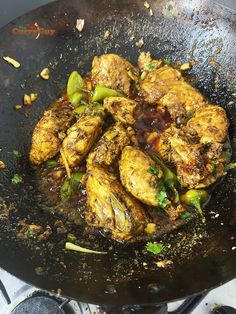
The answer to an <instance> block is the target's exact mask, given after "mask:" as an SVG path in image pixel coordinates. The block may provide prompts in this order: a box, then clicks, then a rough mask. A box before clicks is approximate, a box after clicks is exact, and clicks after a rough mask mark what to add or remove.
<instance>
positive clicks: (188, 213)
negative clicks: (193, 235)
mask: <svg viewBox="0 0 236 314" xmlns="http://www.w3.org/2000/svg"><path fill="white" fill-rule="evenodd" d="M192 215H193V213H191V212H188V211H186V212H184V213H183V214H181V215H180V217H179V218H180V219H182V220H186V219H188V218H190V217H191V216H192Z"/></svg>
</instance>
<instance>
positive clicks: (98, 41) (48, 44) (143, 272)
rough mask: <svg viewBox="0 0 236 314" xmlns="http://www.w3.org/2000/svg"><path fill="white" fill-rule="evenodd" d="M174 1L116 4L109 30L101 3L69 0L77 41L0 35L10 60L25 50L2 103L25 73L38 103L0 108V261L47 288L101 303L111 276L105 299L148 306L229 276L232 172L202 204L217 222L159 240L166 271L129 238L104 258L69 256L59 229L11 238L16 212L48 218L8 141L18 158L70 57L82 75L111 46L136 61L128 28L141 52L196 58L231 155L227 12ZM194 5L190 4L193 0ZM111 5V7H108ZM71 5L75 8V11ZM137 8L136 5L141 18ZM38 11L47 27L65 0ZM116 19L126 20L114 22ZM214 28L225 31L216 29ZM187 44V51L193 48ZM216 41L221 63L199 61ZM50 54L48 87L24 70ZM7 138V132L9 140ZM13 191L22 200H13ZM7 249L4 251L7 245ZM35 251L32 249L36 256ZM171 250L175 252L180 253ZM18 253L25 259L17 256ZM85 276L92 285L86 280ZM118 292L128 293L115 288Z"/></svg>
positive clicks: (199, 82)
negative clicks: (5, 214)
mask: <svg viewBox="0 0 236 314" xmlns="http://www.w3.org/2000/svg"><path fill="white" fill-rule="evenodd" d="M175 3H176V7H177V9H178V10H177V11H178V12H177V13H176V11H175V10H174V11H173V9H175V6H174V7H173V6H172V9H170V10H169V11H168V10H167V11H166V10H165V8H166V2H162V3H152V2H151V4H152V7H153V11H154V16H153V18H152V19H149V18H147V16H148V15H147V14H148V12H146V11H144V12H143V10H144V9H143V4H142V2H141V1H140V3H139V5H138V6H134V4H133V3H132V1H131V3H129V5H128V4H127V2H126V6H123V7H122V8H124V9H122V10H120V11H119V12H118V13H116V21H117V22H116V25H115V26H116V27H113V24H112V23H111V22H110V21H108V20H106V19H103V18H102V16H101V15H100V14H102V11H103V10H102V9H105V7H106V5H107V3H105V2H101V3H100V4H99V6H100V11H101V13H99V15H98V16H97V17H95V12H96V14H97V12H98V10H96V4H95V2H91V8H92V9H91V11H90V12H91V14H89V13H88V11H87V10H85V9H86V8H87V4H86V1H81V3H80V6H79V9H78V7H77V5H76V2H73V1H72V2H71V4H70V6H69V7H68V9H67V10H68V12H70V13H71V14H70V20H71V19H72V20H73V17H77V15H78V12H80V14H81V12H83V13H84V16H85V20H86V18H87V21H88V23H87V29H86V28H85V30H84V33H83V36H82V37H81V38H80V39H79V45H78V44H77V42H76V40H78V37H77V36H78V34H77V33H72V34H71V33H68V31H67V30H66V29H63V30H62V31H61V33H59V34H58V35H57V36H56V37H55V38H50V39H48V38H47V39H46V38H43V39H42V41H41V42H39V41H38V42H36V41H35V42H34V44H33V45H32V40H29V39H27V38H19V39H17V40H15V41H14V42H13V41H11V39H10V38H9V37H8V36H6V42H5V47H7V48H8V52H9V55H11V53H12V55H13V52H14V55H15V56H16V59H17V56H18V57H19V58H20V54H19V52H17V51H21V54H24V55H25V56H26V57H25V58H26V59H28V61H29V62H28V63H27V64H26V65H25V71H24V72H19V73H15V72H12V71H11V69H8V67H6V68H4V69H5V71H4V74H3V82H4V83H3V82H1V83H0V90H1V93H2V95H3V94H4V91H5V89H6V86H5V82H6V80H7V81H8V82H9V83H8V86H7V88H8V90H9V93H10V95H11V101H12V102H16V101H17V100H18V99H19V97H20V96H21V93H22V91H20V90H18V89H17V90H16V85H17V82H19V81H24V80H25V79H26V80H27V81H29V82H31V84H32V87H33V88H35V89H37V90H38V91H39V92H40V94H41V97H42V102H40V105H39V106H37V108H35V107H36V106H35V107H32V108H29V109H28V110H27V111H28V114H29V118H26V117H25V116H24V114H23V113H20V114H19V115H18V114H16V115H15V114H13V113H14V112H12V107H11V106H8V107H6V106H5V107H4V108H3V110H2V116H1V117H2V118H1V119H2V120H1V128H2V130H3V132H1V135H0V137H1V138H0V139H1V146H3V147H5V148H6V149H4V150H3V152H2V159H3V158H4V157H6V158H8V160H9V165H10V167H8V169H7V170H6V172H5V174H4V175H3V176H1V185H2V186H1V187H2V197H3V198H4V201H5V202H6V204H7V205H8V206H9V205H10V203H11V204H14V206H15V207H16V210H13V211H12V212H11V215H10V216H9V220H8V221H7V222H6V221H1V237H2V238H3V239H5V241H2V243H1V256H2V259H1V266H2V267H5V268H6V269H8V270H9V271H10V272H12V273H15V274H16V275H18V276H19V277H24V279H25V280H28V281H31V282H33V283H34V284H37V285H40V286H41V287H45V288H47V289H55V287H58V286H60V285H63V291H64V294H67V295H69V296H71V297H75V298H76V297H79V298H80V299H81V300H86V301H90V302H91V301H92V302H98V303H99V302H100V303H106V291H107V285H109V284H110V283H112V285H114V286H115V287H116V293H114V294H111V295H109V296H110V298H109V302H111V303H136V302H139V303H149V302H153V303H156V302H162V301H164V300H166V299H173V298H178V297H181V296H183V295H186V294H189V293H194V292H197V291H199V290H201V289H204V288H208V287H210V286H213V285H215V284H217V283H220V282H222V281H224V280H227V279H230V278H232V277H233V276H234V275H235V270H234V265H235V255H234V254H233V251H232V250H231V247H232V246H233V245H232V240H231V239H232V237H234V236H235V224H236V212H235V201H234V198H233V189H232V187H233V186H234V185H235V181H234V172H233V171H232V172H231V173H229V175H228V176H227V177H226V179H225V180H224V182H223V185H221V188H220V189H216V190H215V191H214V193H213V195H212V198H211V201H210V203H209V204H208V211H209V212H210V211H211V210H213V211H214V207H217V209H218V210H219V211H220V212H222V215H221V219H220V221H217V220H211V219H208V223H207V225H206V227H202V226H198V225H194V224H193V225H189V226H188V227H187V228H186V229H184V230H180V232H176V233H173V235H171V236H168V237H166V238H164V239H163V240H164V241H166V244H167V245H168V244H171V250H170V252H169V254H170V255H169V256H168V255H167V257H168V258H174V267H173V268H170V269H169V270H168V271H165V270H158V269H157V268H156V266H155V264H154V263H153V262H154V261H153V258H152V257H150V256H149V255H147V254H145V253H144V252H143V246H142V245H137V247H135V249H134V247H130V246H129V245H128V246H127V247H125V249H124V248H123V247H122V249H121V247H120V245H119V244H114V252H115V253H114V254H112V256H108V257H106V258H103V257H101V258H99V259H96V260H95V259H94V257H91V256H80V258H78V256H76V255H71V254H70V255H69V254H61V253H62V249H63V236H62V235H58V234H57V233H56V232H55V234H54V235H53V240H51V241H50V242H51V243H53V246H50V245H49V243H47V244H45V243H37V244H33V245H32V244H28V243H27V242H25V243H22V241H21V242H19V240H17V239H16V237H15V233H16V231H17V219H16V218H17V217H22V218H25V216H27V215H28V217H27V218H28V219H29V220H32V221H35V222H38V223H39V224H40V223H42V224H43V225H46V224H48V223H51V222H52V221H53V220H54V218H53V217H51V216H50V215H47V214H45V213H43V212H40V213H41V214H40V215H39V214H38V213H39V210H40V207H41V206H43V204H44V203H43V200H42V201H41V200H40V198H41V195H40V193H37V191H35V189H31V188H30V186H33V187H34V186H35V185H34V184H35V183H34V172H33V171H32V168H31V166H30V165H29V163H28V160H27V158H26V159H23V160H22V162H21V163H20V164H19V163H16V161H15V160H14V159H13V158H12V157H9V152H10V151H12V150H13V149H15V148H17V149H19V150H21V151H24V152H25V155H27V153H28V151H29V146H30V136H31V133H32V130H33V126H34V125H35V122H36V121H37V120H38V118H39V116H40V114H41V113H42V112H43V111H44V110H45V107H47V105H48V104H49V103H50V101H51V100H53V99H54V98H55V97H56V96H57V95H58V94H59V91H60V90H61V89H62V87H63V86H64V85H65V75H66V74H67V73H70V72H71V71H72V70H73V69H74V60H78V62H81V63H82V65H81V68H82V69H83V71H84V73H85V72H86V71H87V70H88V67H89V64H90V63H91V58H92V56H93V55H94V54H102V53H104V52H106V50H107V51H111V50H112V51H114V47H115V45H117V46H116V52H117V53H118V54H121V55H123V56H124V57H128V58H129V59H130V60H131V61H132V60H134V59H136V57H137V47H136V46H135V45H134V44H133V42H132V41H131V40H130V37H131V36H132V33H134V36H135V38H140V37H144V42H145V46H146V47H148V50H150V51H151V53H153V54H154V55H155V56H156V55H157V57H160V58H169V59H171V60H172V61H173V62H175V61H178V62H180V63H183V62H184V61H186V55H187V54H191V53H193V55H194V58H195V59H197V60H198V61H199V62H198V63H197V64H196V66H195V67H193V69H192V71H191V72H190V76H192V77H193V78H194V84H195V85H196V86H197V87H198V88H199V89H200V90H201V91H202V92H203V94H204V95H205V96H206V97H208V98H209V99H210V100H211V101H212V102H213V103H216V104H219V105H222V106H223V107H224V108H225V109H226V111H227V114H228V117H229V119H230V140H231V143H232V146H233V157H232V159H233V158H234V157H235V155H234V152H235V146H234V145H235V142H234V141H233V138H234V136H235V121H236V119H235V115H236V112H235V109H234V107H233V105H232V103H231V102H232V101H233V95H232V94H233V93H234V84H235V79H234V77H232V71H233V70H234V68H235V60H234V57H233V55H232V53H233V51H234V47H233V42H234V41H233V40H232V39H234V38H235V33H234V30H233V28H232V25H231V21H232V20H233V18H234V14H233V13H230V12H225V11H223V10H222V9H221V10H220V9H219V8H217V7H215V6H213V7H209V6H208V5H207V4H204V5H202V6H201V8H198V9H199V10H200V11H198V14H197V13H196V12H197V9H196V11H195V14H196V15H193V16H192V13H193V12H192V11H191V10H189V8H187V7H184V5H181V3H180V2H178V1H176V2H175ZM195 4H196V5H197V4H198V2H196V3H195ZM113 5H114V7H115V4H112V6H113ZM160 5H161V8H162V9H163V10H164V11H162V12H160V7H159V6H160ZM74 8H77V9H75V10H74ZM119 8H120V4H119ZM141 8H142V9H141ZM52 9H53V11H54V15H55V16H56V17H57V21H54V20H53V18H51V19H50V14H51V10H52ZM138 9H139V10H141V12H142V16H141V17H140V15H139V10H138ZM47 10H48V11H46V8H43V9H41V10H39V11H36V12H34V13H32V14H33V17H34V18H35V19H37V20H38V21H39V22H42V23H43V18H42V16H43V14H44V16H45V12H47V14H46V15H47V16H48V17H49V20H50V23H51V25H52V26H53V25H56V23H57V22H58V20H59V19H60V18H61V16H62V13H61V12H64V11H63V10H65V2H61V4H60V5H59V6H58V7H55V6H54V7H53V5H51V6H48V9H47ZM100 11H99V12H100ZM130 12H133V14H134V15H133V16H132V19H130V20H129V19H127V18H124V17H123V14H124V13H125V14H126V16H127V15H128V16H129V14H130ZM163 12H164V14H165V13H166V12H167V13H168V12H171V13H172V14H170V15H168V14H169V13H168V14H165V15H163ZM160 13H162V14H160ZM113 14H114V11H113V8H111V16H113ZM212 16H213V17H214V19H213V21H212V20H211V19H212ZM223 16H224V18H223ZM177 17H178V18H177ZM99 18H100V19H101V21H102V22H100V23H99V25H100V26H99V27H98V28H96V29H95V28H94V25H96V23H97V21H98V19H99ZM25 20H26V18H24V17H22V18H21V19H20V20H19V24H20V23H24V21H25ZM124 20H125V22H124V23H121V21H122V22H123V21H124ZM63 21H65V23H66V22H69V23H71V22H70V21H69V18H68V20H67V17H63ZM207 21H211V23H210V22H209V23H208V24H206V23H207ZM111 24H112V25H111ZM107 28H110V29H111V30H112V31H113V37H112V38H111V39H110V40H109V42H108V43H106V42H104V39H103V33H104V30H106V29H107ZM9 29H10V26H7V27H6V28H5V29H4V30H3V33H4V34H8V32H9ZM229 29H230V30H231V31H229ZM222 30H223V32H224V35H222V33H221V31H222ZM95 33H96V35H95ZM127 34H130V36H127ZM65 41H66V43H67V45H66V46H65V44H64V43H65ZM194 43H195V49H194V51H193V46H194ZM42 46H43V47H44V49H45V51H46V52H47V54H46V55H47V57H45V54H37V55H36V54H34V55H33V54H32V53H33V52H35V51H36V50H39V51H40V49H42ZM5 47H2V46H1V51H3V50H5V49H6V48H5ZM55 47H56V48H55ZM68 47H71V48H72V50H68ZM80 47H83V49H80ZM104 47H106V49H104ZM219 47H223V49H224V53H222V54H219V55H218V56H217V62H218V63H219V64H220V66H219V67H218V66H217V65H216V64H214V63H209V62H208V61H209V58H210V57H211V56H213V55H214V51H216V50H217V49H218V48H219ZM3 48H4V49H3ZM75 48H76V50H75ZM186 49H187V50H186ZM85 50H86V51H89V54H86V55H85V54H84V51H85ZM104 50H105V51H104ZM61 53H62V54H63V58H62V59H60V54H61ZM17 54H18V55H17ZM30 55H33V57H31V58H30V57H29V56H30ZM49 56H50V60H52V61H51V62H52V63H53V64H54V65H55V73H56V74H55V77H54V78H53V79H56V81H57V82H60V83H59V85H56V84H55V83H53V81H52V82H49V84H45V83H44V82H41V81H39V80H38V79H36V78H35V76H33V77H32V75H31V74H32V72H35V73H39V69H40V68H42V67H44V66H45V63H46V62H47V61H48V57H49ZM68 60H69V61H68ZM35 61H37V62H35ZM16 75H17V77H16ZM61 82H63V84H62V83H61ZM8 101H9V100H8V98H7V99H2V100H1V106H3V104H4V105H5V104H6V103H7V102H8ZM9 138H11V139H12V140H11V141H10V142H9V140H8V139H9ZM15 172H24V173H25V177H24V179H25V180H24V184H23V185H21V186H19V187H18V186H17V187H13V186H12V185H11V183H10V178H11V176H12V174H13V173H15ZM19 194H20V195H21V198H19ZM9 195H10V198H9ZM220 223H223V224H224V225H221V224H220ZM199 228H200V233H202V234H203V233H206V234H207V237H206V238H204V241H201V238H200V240H199V241H197V242H198V243H197V245H194V249H191V248H190V247H189V245H188V244H189V243H191V241H193V240H196V239H194V234H195V231H196V230H198V231H199ZM201 228H203V229H201ZM72 229H73V227H72ZM184 237H185V239H184V241H183V238H184ZM86 241H89V242H91V241H95V242H96V241H98V243H99V247H104V249H106V248H107V247H108V246H109V245H110V244H109V243H108V242H106V241H104V239H102V241H101V238H96V239H85V244H86ZM7 247H8V248H10V250H9V249H8V250H6V248H7ZM36 247H39V249H38V250H37V249H36ZM172 248H173V250H172ZM183 248H186V250H183ZM37 251H40V255H39V254H38V253H37ZM180 251H182V253H183V252H184V254H180ZM223 251H227V253H225V254H221V253H222V252H223ZM137 252H138V253H137ZM26 256H27V258H25V257H26ZM16 257H17V259H18V261H19V269H15V264H14V259H15V258H16ZM28 257H30V258H28ZM144 261H145V262H147V263H148V265H149V268H148V269H145V268H144V267H143V262H144ZM63 264H64V265H66V267H67V271H65V268H64V266H63ZM27 265H28V267H27ZM38 266H42V267H43V269H44V272H45V273H44V276H47V277H48V278H50V279H49V280H47V279H45V277H44V276H41V277H40V276H35V272H34V269H35V268H36V267H38ZM26 270H27V271H26ZM127 270H128V271H127ZM22 274H24V275H22ZM200 276H201V277H202V279H201V280H199V279H198V278H199V277H200ZM187 279H188V280H187ZM45 281H47V282H45ZM91 281H92V282H93V285H92V286H91ZM78 282H79V286H78ZM151 283H155V284H156V285H157V286H158V293H154V294H153V293H152V291H151V292H150V291H149V290H150V289H149V288H150V284H151ZM138 287H141V288H138ZM148 287H149V288H148ZM176 287H178V288H176ZM124 290H125V291H126V292H127V291H128V293H123V291H124ZM151 290H152V289H151ZM176 290H178V291H176Z"/></svg>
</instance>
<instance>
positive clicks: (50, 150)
mask: <svg viewBox="0 0 236 314" xmlns="http://www.w3.org/2000/svg"><path fill="white" fill-rule="evenodd" d="M72 113H73V109H72V107H71V106H70V105H69V102H68V101H67V99H66V98H65V97H64V96H63V97H61V98H59V99H58V100H56V101H55V102H54V103H53V104H52V105H51V106H50V107H49V109H48V110H46V111H45V112H44V115H43V117H42V118H41V119H40V120H39V122H38V123H37V125H36V127H35V129H34V132H33V136H32V145H31V150H30V161H31V162H32V164H34V165H40V164H41V163H43V162H45V161H46V160H48V159H49V158H52V157H54V156H55V155H56V154H57V153H58V152H59V150H60V145H61V142H62V140H63V138H64V137H65V132H66V130H67V129H68V128H69V126H70V124H71V121H72V118H73V114H72Z"/></svg>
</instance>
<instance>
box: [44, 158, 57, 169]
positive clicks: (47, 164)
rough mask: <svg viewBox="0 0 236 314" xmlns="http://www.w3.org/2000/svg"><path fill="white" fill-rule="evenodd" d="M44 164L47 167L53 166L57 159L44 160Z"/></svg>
mask: <svg viewBox="0 0 236 314" xmlns="http://www.w3.org/2000/svg"><path fill="white" fill-rule="evenodd" d="M46 166H47V167H55V166H57V160H55V159H49V160H47V161H46Z"/></svg>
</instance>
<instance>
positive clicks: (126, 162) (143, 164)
mask: <svg viewBox="0 0 236 314" xmlns="http://www.w3.org/2000/svg"><path fill="white" fill-rule="evenodd" d="M162 176H163V173H162V170H161V168H160V167H159V166H158V165H156V164H155V162H154V161H153V160H152V159H151V158H150V157H149V156H148V155H146V154H145V153H143V152H142V151H141V150H140V149H138V148H135V147H131V146H126V147H125V148H124V149H123V151H122V154H121V159H120V178H121V182H122V184H123V186H124V187H125V188H126V189H127V190H128V191H129V192H130V193H131V194H132V195H133V196H134V197H136V198H137V199H139V200H140V201H141V202H143V203H144V204H147V205H152V206H158V199H157V194H158V186H159V184H160V179H161V177H162Z"/></svg>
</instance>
